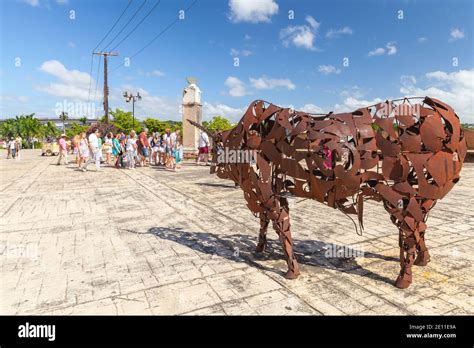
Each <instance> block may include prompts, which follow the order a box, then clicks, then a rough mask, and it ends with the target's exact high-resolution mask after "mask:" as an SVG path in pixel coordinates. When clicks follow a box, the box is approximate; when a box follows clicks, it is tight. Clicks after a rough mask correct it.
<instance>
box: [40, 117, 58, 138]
mask: <svg viewBox="0 0 474 348" xmlns="http://www.w3.org/2000/svg"><path fill="white" fill-rule="evenodd" d="M41 133H42V134H41V136H43V137H45V138H57V137H59V136H60V135H61V131H60V130H59V128H58V127H56V125H55V124H54V123H53V122H52V121H48V123H46V124H45V125H43V129H42V132H41Z"/></svg>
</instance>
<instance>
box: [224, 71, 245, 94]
mask: <svg viewBox="0 0 474 348" xmlns="http://www.w3.org/2000/svg"><path fill="white" fill-rule="evenodd" d="M224 84H225V85H226V86H227V87H229V94H230V95H231V96H232V97H243V96H244V95H247V94H248V92H247V88H246V86H245V83H244V82H242V81H241V80H239V79H238V78H237V77H234V76H229V77H227V79H226V80H225V82H224Z"/></svg>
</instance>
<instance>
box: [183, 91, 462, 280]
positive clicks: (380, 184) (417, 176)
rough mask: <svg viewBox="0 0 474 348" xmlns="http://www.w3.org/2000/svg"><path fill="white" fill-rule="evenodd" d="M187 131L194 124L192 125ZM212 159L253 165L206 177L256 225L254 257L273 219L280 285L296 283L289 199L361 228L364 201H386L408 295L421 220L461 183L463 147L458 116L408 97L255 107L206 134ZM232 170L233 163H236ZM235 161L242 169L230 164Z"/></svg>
mask: <svg viewBox="0 0 474 348" xmlns="http://www.w3.org/2000/svg"><path fill="white" fill-rule="evenodd" d="M190 122H191V121H190ZM191 123H192V124H193V125H195V126H196V127H199V128H200V129H201V130H203V131H205V132H207V133H208V134H209V135H210V136H211V137H212V139H213V144H214V145H213V148H212V153H213V158H214V159H217V158H219V156H220V155H221V151H223V150H225V151H227V152H229V151H240V152H241V151H242V150H247V151H250V152H251V153H253V155H254V156H255V157H254V159H255V161H254V162H252V161H235V155H234V161H225V160H224V161H222V160H221V161H216V162H215V163H213V166H211V173H216V174H217V176H218V177H219V178H222V179H230V180H233V181H234V182H235V183H236V184H238V185H239V186H240V187H241V188H242V190H243V191H244V196H245V199H246V201H247V206H248V208H249V209H250V210H251V211H252V212H253V213H254V214H255V215H256V216H259V217H260V234H259V239H258V245H257V247H256V251H257V252H262V251H263V250H264V249H265V246H266V243H267V239H266V233H267V227H268V225H269V222H270V220H271V221H272V222H273V227H274V229H275V230H276V232H277V233H278V235H279V239H280V241H281V243H282V245H283V251H284V253H285V256H286V258H287V264H288V271H287V272H286V275H285V277H286V278H289V279H294V278H296V277H298V275H299V273H300V272H299V267H298V263H297V261H296V259H295V256H294V253H293V242H292V237H291V232H290V215H289V205H288V200H287V197H288V195H294V196H296V197H303V198H310V199H315V200H317V201H319V202H321V203H325V204H327V205H328V206H330V207H333V208H336V209H339V210H341V211H342V212H344V213H345V214H356V215H357V216H358V220H359V225H360V226H361V228H363V224H362V213H363V202H364V200H368V199H372V200H376V201H382V202H383V204H384V207H385V209H386V210H387V212H388V213H389V214H390V219H391V220H392V222H393V223H394V224H395V225H396V226H397V227H398V229H399V246H400V265H401V270H400V273H399V275H398V278H397V279H396V281H395V285H396V286H397V287H398V288H407V287H408V286H409V285H410V283H411V281H412V266H413V264H415V265H418V266H425V265H426V264H427V263H428V262H429V260H430V256H429V253H428V249H427V248H426V244H425V232H426V227H427V225H426V220H427V217H428V213H429V211H430V210H431V209H432V208H433V207H434V205H435V203H436V201H437V200H438V199H441V198H443V197H444V196H445V195H446V194H447V193H448V192H449V191H450V190H451V188H452V187H453V186H454V184H455V183H456V182H457V181H458V180H459V173H460V170H461V167H462V164H463V161H464V158H465V156H466V152H467V149H466V142H465V140H464V135H463V132H462V130H461V126H460V121H459V118H458V116H457V115H456V114H455V112H454V110H453V109H452V108H451V107H450V106H449V105H446V104H444V103H442V102H441V101H439V100H436V99H433V98H429V97H425V98H405V99H399V100H395V101H386V102H384V103H380V104H377V105H373V106H369V107H365V108H360V109H358V110H356V111H354V112H352V113H341V114H334V113H329V114H326V115H319V116H317V115H315V114H308V113H305V112H297V111H294V110H292V109H288V108H281V107H278V106H276V105H273V104H269V103H267V102H264V101H260V100H257V101H254V102H252V103H251V104H250V106H249V107H248V109H247V112H246V113H245V115H244V116H243V118H242V119H241V120H240V121H239V123H238V124H237V125H236V126H235V127H234V128H233V129H231V130H228V131H224V132H216V133H212V132H209V131H208V130H206V129H205V128H204V127H202V126H201V125H198V124H196V123H194V122H191ZM232 162H234V163H232ZM235 162H238V163H235Z"/></svg>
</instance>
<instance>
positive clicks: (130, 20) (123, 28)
mask: <svg viewBox="0 0 474 348" xmlns="http://www.w3.org/2000/svg"><path fill="white" fill-rule="evenodd" d="M146 2H147V0H145V1H143V3H142V4H141V5H140V7H139V8H138V9H137V10H136V11H135V13H134V14H133V15H132V17H131V18H130V19H129V20H128V22H127V24H125V25H124V26H123V27H122V29H121V30H120V31H119V32H118V33H117V35H115V37H114V38H113V39H112V40H111V41H110V42H109V43H108V44H107V46H105V47H104V48H103V49H102V51H105V50H107V47H109V46H110V45H111V44H112V42H114V41H115V39H116V38H117V37H118V36H119V35H120V34H122V32H123V31H124V30H125V28H126V27H127V26H128V25H129V24H130V23H131V22H132V21H133V19H134V18H135V17H136V16H137V14H138V12H140V10H141V9H142V8H143V6H145V4H146Z"/></svg>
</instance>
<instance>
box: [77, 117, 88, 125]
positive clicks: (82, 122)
mask: <svg viewBox="0 0 474 348" xmlns="http://www.w3.org/2000/svg"><path fill="white" fill-rule="evenodd" d="M79 122H81V124H82V125H83V126H85V125H86V123H87V117H86V116H83V117H81V118H80V119H79Z"/></svg>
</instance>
